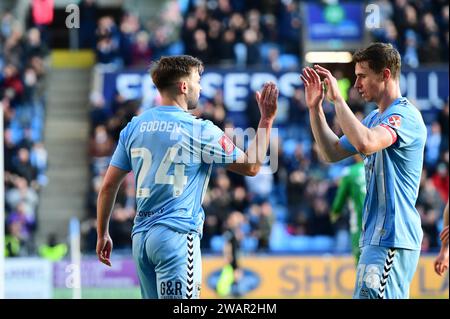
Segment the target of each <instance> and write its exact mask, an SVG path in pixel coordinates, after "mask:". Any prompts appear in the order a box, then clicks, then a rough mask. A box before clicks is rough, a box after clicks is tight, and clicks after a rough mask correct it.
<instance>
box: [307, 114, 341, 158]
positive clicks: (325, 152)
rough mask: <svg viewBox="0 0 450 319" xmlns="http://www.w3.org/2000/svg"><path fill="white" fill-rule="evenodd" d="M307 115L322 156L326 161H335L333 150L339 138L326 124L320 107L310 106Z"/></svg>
mask: <svg viewBox="0 0 450 319" xmlns="http://www.w3.org/2000/svg"><path fill="white" fill-rule="evenodd" d="M309 117H310V121H311V130H312V133H313V135H314V139H315V141H316V143H317V145H318V146H319V150H320V152H321V154H322V157H323V158H324V159H325V160H326V161H327V162H334V161H336V158H335V156H334V155H335V154H336V153H335V152H334V150H335V148H336V145H337V144H338V143H339V138H338V137H337V136H336V134H334V132H333V131H332V130H331V128H330V127H329V126H328V123H327V120H326V118H325V114H324V113H323V110H322V108H321V107H316V108H312V109H311V110H310V112H309Z"/></svg>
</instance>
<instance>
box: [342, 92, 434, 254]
mask: <svg viewBox="0 0 450 319" xmlns="http://www.w3.org/2000/svg"><path fill="white" fill-rule="evenodd" d="M362 123H363V124H364V125H365V126H366V127H369V128H373V127H375V126H378V125H382V126H385V127H387V128H388V129H389V128H390V129H393V130H394V131H395V133H396V135H397V140H396V141H395V142H394V143H393V144H392V145H391V146H389V147H387V148H385V149H383V150H381V151H378V152H376V153H374V154H371V155H369V156H364V155H363V154H361V156H362V157H363V158H364V166H365V171H366V181H367V196H366V199H365V202H364V213H363V224H362V233H361V238H360V242H359V245H360V247H363V246H366V245H375V246H383V247H395V248H404V249H414V250H418V249H420V246H421V242H422V237H423V232H422V227H421V221H420V215H419V213H418V212H417V210H416V208H415V204H416V200H417V196H418V193H419V184H420V178H421V174H422V166H423V153H424V148H425V142H426V138H427V130H426V127H425V124H424V122H423V119H422V115H421V114H420V112H419V111H418V110H417V108H416V107H415V106H414V105H412V104H411V103H410V102H409V101H408V100H407V99H406V98H404V97H400V98H398V99H396V100H395V101H394V102H393V103H392V104H391V105H390V106H389V107H388V108H387V109H386V110H385V111H384V112H383V113H379V111H378V109H377V110H374V111H372V112H371V113H370V114H369V115H368V116H367V117H366V118H365V119H364V120H363V121H362ZM394 135H395V134H394ZM340 144H341V146H343V147H344V148H345V149H347V150H349V151H353V152H356V150H355V148H354V147H353V146H352V145H351V144H350V142H349V140H348V138H347V137H346V136H343V137H342V138H341V139H340Z"/></svg>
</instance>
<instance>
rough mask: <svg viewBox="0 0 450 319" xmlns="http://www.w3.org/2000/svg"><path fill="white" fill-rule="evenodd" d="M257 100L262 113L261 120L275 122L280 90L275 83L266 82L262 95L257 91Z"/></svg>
mask: <svg viewBox="0 0 450 319" xmlns="http://www.w3.org/2000/svg"><path fill="white" fill-rule="evenodd" d="M255 98H256V102H257V103H258V107H259V111H260V112H261V119H264V120H273V119H274V118H275V115H276V113H277V108H278V88H277V86H276V85H275V83H273V82H266V83H265V84H264V86H263V89H262V92H261V93H260V92H259V91H256V94H255Z"/></svg>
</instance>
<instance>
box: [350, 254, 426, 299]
mask: <svg viewBox="0 0 450 319" xmlns="http://www.w3.org/2000/svg"><path fill="white" fill-rule="evenodd" d="M419 256H420V251H419V250H409V249H401V248H387V247H380V246H365V247H363V248H362V250H361V257H360V259H359V263H358V268H357V270H356V284H355V290H354V292H353V299H408V298H409V286H410V284H411V281H412V279H413V276H414V273H415V272H416V269H417V264H418V262H419Z"/></svg>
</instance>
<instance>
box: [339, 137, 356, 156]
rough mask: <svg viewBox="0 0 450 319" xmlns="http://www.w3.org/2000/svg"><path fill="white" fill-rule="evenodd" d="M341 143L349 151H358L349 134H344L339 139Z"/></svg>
mask: <svg viewBox="0 0 450 319" xmlns="http://www.w3.org/2000/svg"><path fill="white" fill-rule="evenodd" d="M339 144H340V145H341V146H342V148H344V149H345V150H347V151H349V152H352V153H358V151H357V150H356V148H355V147H354V146H353V145H352V144H351V143H350V141H349V140H348V138H347V136H345V135H343V136H342V137H341V138H340V139H339Z"/></svg>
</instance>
